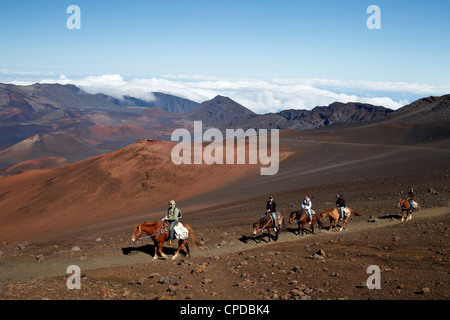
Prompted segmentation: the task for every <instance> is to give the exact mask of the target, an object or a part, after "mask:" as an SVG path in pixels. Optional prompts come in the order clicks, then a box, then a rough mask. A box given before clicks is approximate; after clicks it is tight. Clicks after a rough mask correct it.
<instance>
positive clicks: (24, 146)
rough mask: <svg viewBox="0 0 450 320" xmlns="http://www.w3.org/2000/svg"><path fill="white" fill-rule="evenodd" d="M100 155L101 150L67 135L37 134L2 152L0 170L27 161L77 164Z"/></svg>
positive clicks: (0, 153) (0, 152)
mask: <svg viewBox="0 0 450 320" xmlns="http://www.w3.org/2000/svg"><path fill="white" fill-rule="evenodd" d="M99 154H101V152H100V151H99V150H97V149H95V148H94V147H92V146H90V145H88V144H86V143H83V142H81V141H79V140H77V139H75V138H73V137H71V136H69V135H67V134H37V135H35V136H33V137H30V138H28V139H25V140H23V141H21V142H19V143H17V144H15V145H13V146H12V147H10V148H8V149H5V150H3V151H0V170H4V169H6V168H8V167H10V166H12V165H15V164H17V163H20V162H24V161H27V160H37V159H44V158H50V157H58V158H63V159H66V160H67V161H69V162H75V161H79V160H82V159H86V158H90V157H93V156H96V155H99Z"/></svg>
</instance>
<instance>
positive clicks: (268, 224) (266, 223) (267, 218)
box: [253, 212, 286, 243]
mask: <svg viewBox="0 0 450 320" xmlns="http://www.w3.org/2000/svg"><path fill="white" fill-rule="evenodd" d="M275 214H276V216H277V225H276V228H277V231H275V239H274V240H275V241H277V240H278V234H279V233H280V232H281V231H282V230H284V229H285V228H286V225H285V223H284V217H283V214H282V213H281V212H275ZM270 228H272V229H273V228H274V226H273V218H272V215H271V214H270V213H266V214H265V215H264V216H263V217H262V218H261V219H259V220H258V221H256V222H255V223H254V224H253V236H256V235H257V234H258V233H261V235H260V236H259V242H261V240H262V236H263V232H264V229H267V233H268V234H269V242H270V239H271V235H270ZM257 243H258V242H257Z"/></svg>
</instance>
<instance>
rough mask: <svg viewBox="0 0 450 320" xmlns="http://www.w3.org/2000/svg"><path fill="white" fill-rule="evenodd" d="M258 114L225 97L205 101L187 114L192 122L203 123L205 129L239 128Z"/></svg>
mask: <svg viewBox="0 0 450 320" xmlns="http://www.w3.org/2000/svg"><path fill="white" fill-rule="evenodd" d="M252 116H256V114H255V113H254V112H253V111H251V110H249V109H247V108H245V107H244V106H242V105H240V104H239V103H237V102H235V101H233V100H231V99H230V98H227V97H223V96H216V97H215V98H214V99H211V100H208V101H205V102H203V103H201V104H199V105H198V106H197V107H195V108H194V109H192V110H191V111H189V112H187V113H186V117H187V118H188V119H189V120H192V121H199V120H201V121H202V122H203V125H204V126H205V127H214V128H231V127H238V126H240V125H241V124H242V123H244V122H245V121H247V120H248V119H249V118H250V117H252Z"/></svg>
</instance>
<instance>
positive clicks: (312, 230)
mask: <svg viewBox="0 0 450 320" xmlns="http://www.w3.org/2000/svg"><path fill="white" fill-rule="evenodd" d="M315 221H316V220H314V219H313V221H311V233H314V222H315Z"/></svg>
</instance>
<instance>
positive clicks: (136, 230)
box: [131, 224, 142, 242]
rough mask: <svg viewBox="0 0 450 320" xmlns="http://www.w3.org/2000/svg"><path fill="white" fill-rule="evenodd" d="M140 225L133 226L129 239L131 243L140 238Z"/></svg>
mask: <svg viewBox="0 0 450 320" xmlns="http://www.w3.org/2000/svg"><path fill="white" fill-rule="evenodd" d="M141 234H142V233H141V225H137V224H135V225H134V232H133V236H132V237H131V241H133V242H135V241H136V240H137V239H139V238H140V237H141Z"/></svg>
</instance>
